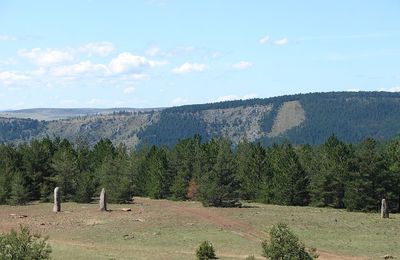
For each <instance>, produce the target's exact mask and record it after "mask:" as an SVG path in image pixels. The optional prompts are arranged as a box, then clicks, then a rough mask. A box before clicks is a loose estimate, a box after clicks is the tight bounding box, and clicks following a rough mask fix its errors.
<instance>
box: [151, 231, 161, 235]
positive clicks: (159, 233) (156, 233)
mask: <svg viewBox="0 0 400 260" xmlns="http://www.w3.org/2000/svg"><path fill="white" fill-rule="evenodd" d="M159 235H161V232H160V231H157V232H154V233H153V236H159Z"/></svg>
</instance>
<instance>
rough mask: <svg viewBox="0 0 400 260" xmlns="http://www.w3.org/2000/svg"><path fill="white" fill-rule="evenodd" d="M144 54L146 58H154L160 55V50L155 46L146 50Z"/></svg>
mask: <svg viewBox="0 0 400 260" xmlns="http://www.w3.org/2000/svg"><path fill="white" fill-rule="evenodd" d="M145 54H146V55H147V56H151V57H154V56H157V55H160V54H162V51H161V49H160V48H159V47H157V46H151V47H150V48H148V49H147V50H146V51H145Z"/></svg>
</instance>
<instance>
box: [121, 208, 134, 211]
mask: <svg viewBox="0 0 400 260" xmlns="http://www.w3.org/2000/svg"><path fill="white" fill-rule="evenodd" d="M121 210H122V211H125V212H127V211H132V209H131V208H122V209H121Z"/></svg>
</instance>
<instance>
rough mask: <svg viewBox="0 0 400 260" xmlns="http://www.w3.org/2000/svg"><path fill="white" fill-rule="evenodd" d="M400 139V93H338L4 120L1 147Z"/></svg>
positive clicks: (0, 135)
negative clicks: (56, 140) (43, 142)
mask: <svg viewBox="0 0 400 260" xmlns="http://www.w3.org/2000/svg"><path fill="white" fill-rule="evenodd" d="M398 133H400V93H389V92H331V93H312V94H298V95H288V96H281V97H274V98H266V99H251V100H237V101H227V102H220V103H211V104H201V105H187V106H180V107H173V108H167V109H163V110H152V111H141V112H132V111H121V112H114V113H111V114H110V113H109V114H103V115H88V116H81V117H76V118H70V119H63V120H53V121H37V120H32V119H15V118H14V119H9V118H0V142H20V141H27V140H31V139H34V138H40V137H45V136H49V137H60V138H67V139H69V140H71V141H76V140H77V139H86V140H87V141H88V142H89V144H94V143H96V142H97V141H98V140H100V139H101V138H109V139H111V140H112V141H113V142H114V143H116V144H117V143H120V142H123V143H125V144H127V145H128V146H130V147H131V146H137V145H140V144H143V143H146V144H150V145H152V144H155V145H168V146H172V145H174V144H175V143H176V142H177V141H178V140H179V139H183V138H187V137H192V136H194V135H195V134H200V135H201V136H202V138H203V140H209V139H210V138H212V137H218V136H224V137H227V138H229V139H231V140H232V141H233V142H234V143H237V142H239V140H241V139H243V138H246V139H247V140H249V141H261V142H262V143H263V144H271V143H273V142H279V141H281V140H284V139H289V140H290V141H292V142H293V143H296V144H302V143H308V144H321V143H323V142H324V141H325V140H326V139H327V138H328V137H329V136H330V135H332V134H336V136H337V137H338V138H339V139H341V140H343V141H346V142H359V141H361V140H362V139H364V138H366V137H373V138H376V139H380V140H384V139H389V138H392V137H393V136H396V135H397V134H398Z"/></svg>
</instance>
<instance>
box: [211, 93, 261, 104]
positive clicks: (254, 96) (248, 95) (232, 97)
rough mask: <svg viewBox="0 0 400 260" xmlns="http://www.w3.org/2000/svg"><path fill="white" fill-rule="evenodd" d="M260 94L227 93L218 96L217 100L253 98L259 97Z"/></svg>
mask: <svg viewBox="0 0 400 260" xmlns="http://www.w3.org/2000/svg"><path fill="white" fill-rule="evenodd" d="M257 97H258V95H257V94H255V93H249V94H246V95H243V96H237V95H232V94H231V95H226V96H222V97H219V98H217V102H223V101H231V100H239V99H242V100H245V99H252V98H257Z"/></svg>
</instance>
